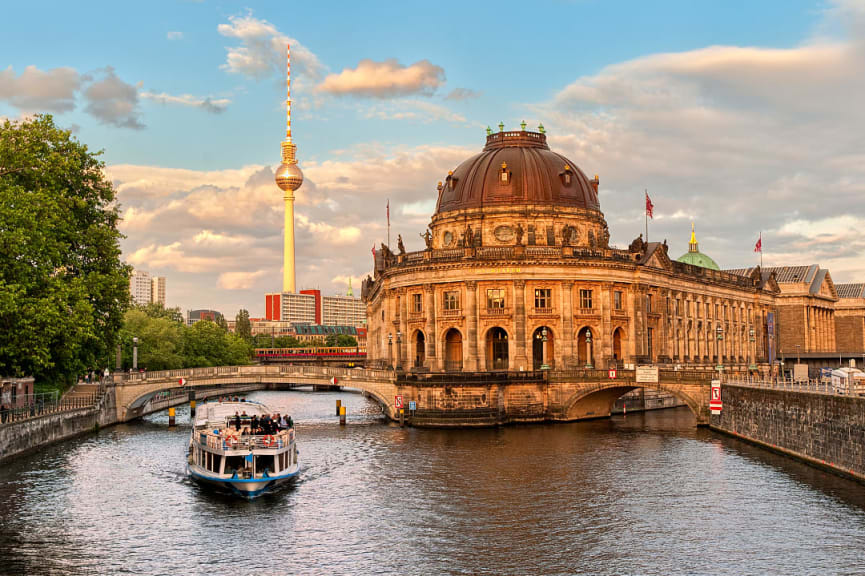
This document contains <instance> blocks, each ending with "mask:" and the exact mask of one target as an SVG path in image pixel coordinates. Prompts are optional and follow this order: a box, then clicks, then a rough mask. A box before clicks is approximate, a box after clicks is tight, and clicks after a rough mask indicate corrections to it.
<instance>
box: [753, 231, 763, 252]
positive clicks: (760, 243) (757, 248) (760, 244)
mask: <svg viewBox="0 0 865 576" xmlns="http://www.w3.org/2000/svg"><path fill="white" fill-rule="evenodd" d="M754 252H760V253H761V254H762V253H763V233H762V232H760V237H759V238H757V243H756V244H755V245H754Z"/></svg>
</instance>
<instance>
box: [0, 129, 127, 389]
mask: <svg viewBox="0 0 865 576" xmlns="http://www.w3.org/2000/svg"><path fill="white" fill-rule="evenodd" d="M98 156H99V154H98V153H92V152H90V151H89V150H88V149H87V146H85V145H83V144H81V143H80V142H78V141H77V140H76V139H75V138H73V137H71V135H70V133H69V131H67V130H61V129H59V128H57V127H56V126H55V125H54V121H53V119H52V118H51V116H47V115H37V116H35V117H33V118H31V119H28V120H24V121H20V122H10V121H9V120H6V121H4V122H3V123H2V124H0V373H2V374H5V375H10V376H21V375H28V374H29V375H33V376H35V377H36V378H37V380H38V381H42V382H51V383H56V384H58V385H59V384H61V383H62V382H64V381H65V382H70V381H72V380H73V379H74V375H75V374H78V373H81V372H83V371H85V370H87V369H91V368H97V367H99V366H105V365H106V364H107V363H108V362H109V358H110V356H111V351H112V350H113V349H114V345H115V343H116V341H117V337H118V333H119V331H120V327H121V324H122V322H123V312H124V310H125V309H126V307H127V305H128V302H129V268H128V266H126V265H124V264H123V263H122V262H121V261H120V246H119V240H120V238H121V234H120V233H119V232H118V230H117V223H118V220H119V215H118V211H117V208H116V205H115V203H114V201H115V191H114V188H113V186H112V184H111V182H110V181H109V180H108V179H107V177H106V176H105V175H104V173H103V172H102V169H103V167H104V164H103V162H102V161H101V160H99V159H98Z"/></svg>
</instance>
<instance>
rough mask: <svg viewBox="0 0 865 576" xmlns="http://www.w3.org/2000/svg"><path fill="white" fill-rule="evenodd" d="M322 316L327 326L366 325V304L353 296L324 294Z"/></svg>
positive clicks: (323, 322)
mask: <svg viewBox="0 0 865 576" xmlns="http://www.w3.org/2000/svg"><path fill="white" fill-rule="evenodd" d="M321 317H322V318H321V323H322V324H325V325H327V326H365V325H366V304H364V302H363V300H361V299H360V298H352V297H351V296H322V298H321Z"/></svg>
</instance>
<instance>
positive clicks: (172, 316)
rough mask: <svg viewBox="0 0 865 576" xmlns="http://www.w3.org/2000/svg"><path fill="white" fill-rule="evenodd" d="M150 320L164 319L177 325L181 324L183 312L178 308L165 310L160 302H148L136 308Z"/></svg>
mask: <svg viewBox="0 0 865 576" xmlns="http://www.w3.org/2000/svg"><path fill="white" fill-rule="evenodd" d="M136 308H138V309H139V310H142V311H143V312H144V313H145V314H147V315H148V316H150V317H151V318H165V319H166V320H171V321H172V322H176V323H177V324H183V312H181V311H180V307H179V306H178V307H174V308H166V307H165V306H164V305H163V304H162V302H148V303H147V304H144V305H143V306H136Z"/></svg>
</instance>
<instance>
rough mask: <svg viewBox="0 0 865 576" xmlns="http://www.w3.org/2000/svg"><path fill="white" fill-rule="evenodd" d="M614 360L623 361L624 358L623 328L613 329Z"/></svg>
mask: <svg viewBox="0 0 865 576" xmlns="http://www.w3.org/2000/svg"><path fill="white" fill-rule="evenodd" d="M613 360H615V361H616V362H621V361H622V360H624V356H622V329H621V328H616V329H615V330H613Z"/></svg>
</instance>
